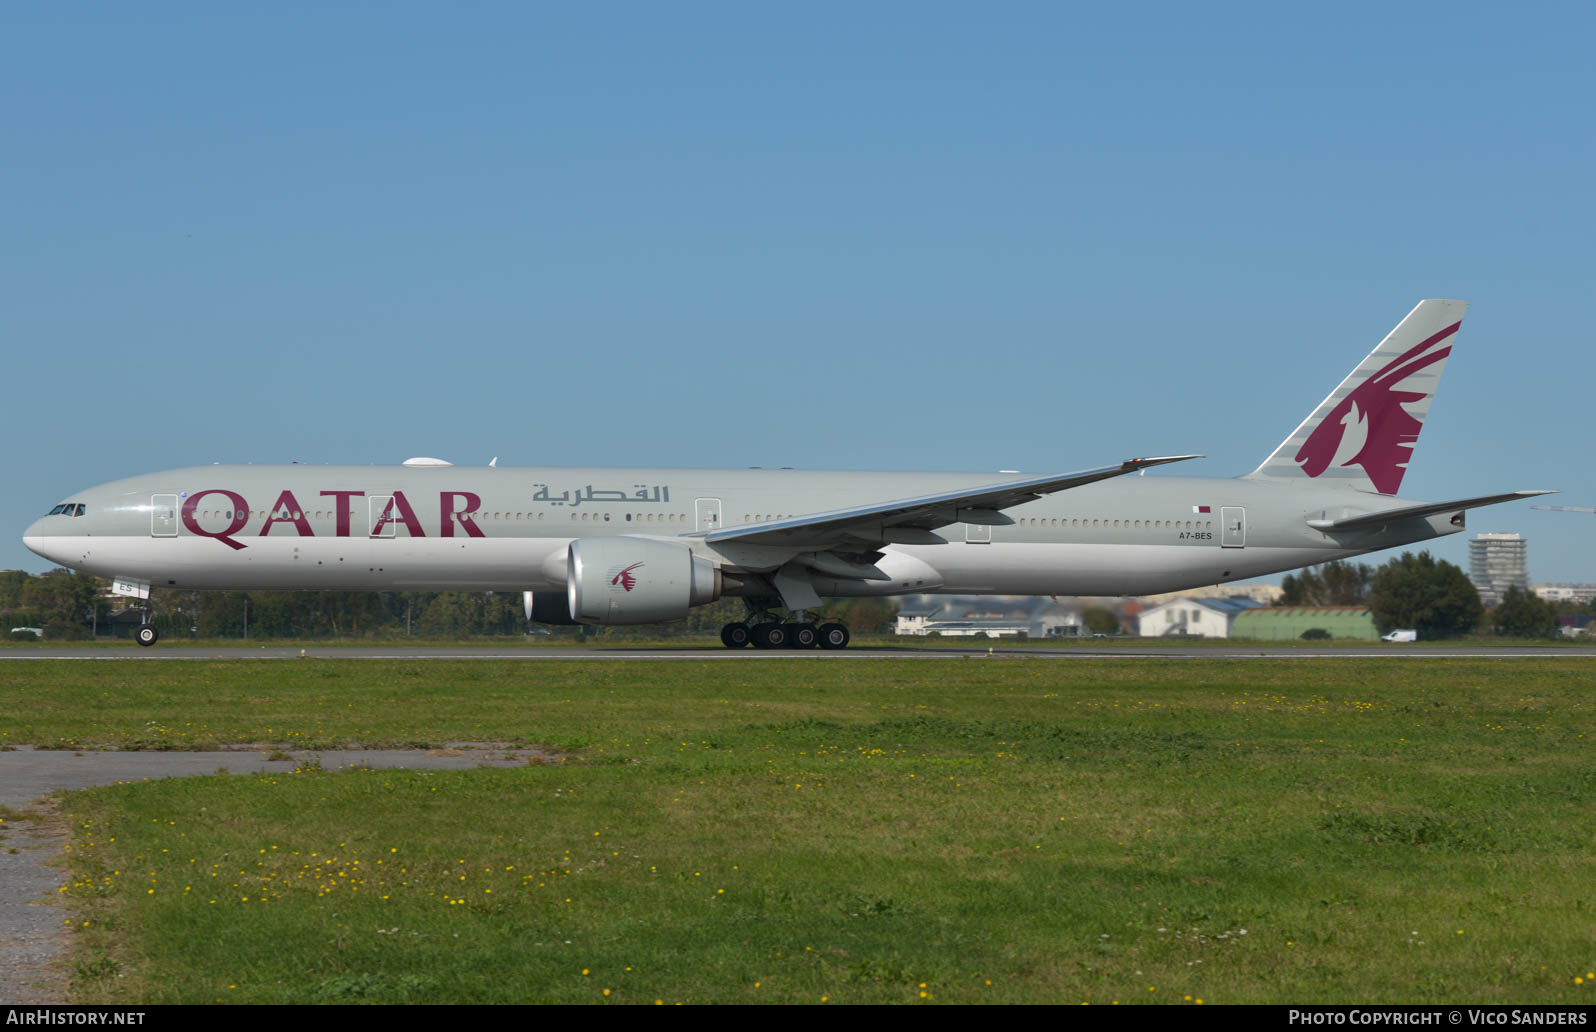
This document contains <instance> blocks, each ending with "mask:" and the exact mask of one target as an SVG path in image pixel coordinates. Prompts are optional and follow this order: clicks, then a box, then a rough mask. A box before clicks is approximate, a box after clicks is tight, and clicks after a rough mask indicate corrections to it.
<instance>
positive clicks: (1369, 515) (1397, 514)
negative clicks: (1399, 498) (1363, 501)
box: [1308, 491, 1557, 530]
mask: <svg viewBox="0 0 1596 1032" xmlns="http://www.w3.org/2000/svg"><path fill="white" fill-rule="evenodd" d="M1556 493H1557V492H1556V491H1509V492H1508V493H1507V494H1495V495H1481V496H1480V497H1478V498H1458V499H1455V500H1453V501H1450V502H1425V503H1424V504H1423V505H1406V506H1403V507H1402V508H1400V509H1381V510H1380V511H1378V512H1361V513H1358V514H1357V515H1356V516H1343V517H1341V518H1340V519H1336V520H1323V519H1319V520H1309V521H1308V526H1310V527H1312V528H1314V529H1315V530H1365V529H1368V528H1370V527H1381V526H1384V525H1386V524H1388V523H1395V522H1397V521H1398V520H1413V519H1418V518H1420V517H1423V516H1434V515H1436V514H1438V513H1443V512H1462V511H1464V510H1465V509H1478V508H1480V507H1481V506H1484V505H1495V504H1496V503H1498V502H1513V501H1517V500H1518V499H1520V498H1534V497H1535V496H1536V495H1545V494H1556Z"/></svg>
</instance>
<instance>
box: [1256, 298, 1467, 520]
mask: <svg viewBox="0 0 1596 1032" xmlns="http://www.w3.org/2000/svg"><path fill="white" fill-rule="evenodd" d="M1467 308H1468V304H1467V303H1466V302H1463V301H1438V300H1431V301H1420V302H1419V303H1418V305H1417V306H1416V307H1415V308H1414V309H1413V311H1411V312H1409V313H1408V316H1407V318H1406V319H1403V320H1402V321H1401V322H1400V323H1398V324H1397V328H1396V329H1394V330H1392V331H1391V332H1390V334H1389V335H1387V337H1386V338H1385V340H1382V341H1381V342H1380V346H1379V347H1377V348H1375V349H1374V350H1373V351H1371V352H1369V357H1368V358H1365V359H1364V360H1363V361H1362V362H1360V363H1358V368H1356V369H1354V370H1353V371H1352V373H1351V374H1350V375H1349V376H1348V377H1347V378H1346V379H1345V380H1342V381H1341V386H1339V387H1337V388H1336V389H1335V390H1334V391H1333V392H1331V394H1330V396H1329V397H1328V398H1326V399H1324V401H1322V402H1320V403H1319V407H1318V408H1316V409H1314V410H1313V414H1312V415H1310V416H1309V417H1308V418H1307V419H1305V420H1303V421H1302V425H1301V426H1299V427H1297V429H1296V430H1294V431H1292V433H1291V436H1290V437H1287V438H1286V439H1285V440H1284V441H1282V442H1280V447H1278V448H1276V449H1275V450H1274V452H1273V454H1271V455H1270V456H1269V457H1268V458H1267V459H1265V460H1264V461H1263V465H1261V466H1259V467H1258V468H1257V469H1255V470H1253V471H1252V472H1251V473H1249V474H1247V476H1248V477H1249V478H1251V479H1256V480H1273V479H1281V480H1286V479H1297V478H1301V477H1306V478H1309V479H1318V480H1322V481H1325V482H1331V481H1334V482H1336V483H1339V484H1345V485H1346V486H1348V487H1353V488H1358V489H1360V490H1364V491H1378V492H1379V493H1380V494H1396V493H1397V491H1398V490H1399V489H1400V488H1401V486H1402V474H1404V473H1406V472H1407V469H1408V460H1409V459H1410V458H1412V456H1413V446H1414V445H1415V444H1417V443H1418V440H1419V431H1420V430H1421V429H1423V427H1424V417H1425V415H1426V414H1427V413H1428V412H1429V411H1430V400H1431V399H1432V398H1434V397H1435V388H1436V385H1437V384H1439V383H1440V382H1441V370H1443V369H1444V368H1446V358H1447V356H1448V355H1450V354H1451V353H1452V338H1453V336H1454V335H1455V334H1456V333H1457V330H1458V327H1459V326H1460V325H1461V324H1462V321H1463V312H1464V310H1465V309H1467Z"/></svg>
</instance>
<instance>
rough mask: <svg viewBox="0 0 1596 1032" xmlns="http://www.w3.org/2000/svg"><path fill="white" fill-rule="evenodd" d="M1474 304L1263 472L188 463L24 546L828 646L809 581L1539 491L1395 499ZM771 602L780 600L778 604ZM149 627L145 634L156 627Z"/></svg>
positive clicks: (148, 579) (947, 583)
mask: <svg viewBox="0 0 1596 1032" xmlns="http://www.w3.org/2000/svg"><path fill="white" fill-rule="evenodd" d="M1465 307H1466V306H1465V305H1464V303H1463V302H1461V301H1440V300H1431V301H1421V302H1419V304H1418V306H1417V307H1415V308H1414V309H1413V311H1412V312H1410V313H1408V316H1407V318H1405V319H1403V320H1402V322H1401V323H1400V324H1399V325H1398V326H1397V328H1396V329H1394V330H1392V331H1391V333H1390V335H1389V336H1387V337H1386V338H1385V340H1383V341H1381V342H1380V345H1379V346H1378V347H1376V348H1375V349H1374V351H1372V352H1371V353H1370V354H1369V356H1368V357H1367V358H1365V359H1364V360H1363V361H1362V362H1361V363H1359V364H1358V367H1357V368H1356V369H1354V370H1353V371H1352V373H1351V375H1349V376H1348V377H1347V378H1346V379H1345V380H1343V381H1342V383H1341V385H1340V386H1339V387H1337V388H1336V389H1335V390H1334V391H1333V392H1331V394H1330V396H1329V397H1328V398H1326V399H1325V400H1324V401H1322V402H1320V403H1319V405H1318V407H1316V408H1315V409H1314V410H1313V412H1312V413H1311V414H1310V415H1309V416H1308V418H1307V419H1305V420H1303V421H1302V425H1301V426H1299V427H1297V429H1296V430H1294V431H1292V433H1291V434H1290V435H1289V436H1288V437H1287V438H1286V439H1285V441H1284V442H1282V443H1281V445H1280V446H1279V447H1278V448H1276V449H1275V450H1274V451H1273V452H1272V453H1271V454H1270V455H1269V457H1268V458H1266V459H1265V460H1264V461H1263V463H1262V465H1260V466H1259V467H1258V468H1257V469H1255V470H1253V471H1252V472H1251V473H1248V474H1246V475H1244V476H1241V477H1235V478H1214V477H1201V478H1199V477H1172V476H1156V477H1142V476H1134V477H1127V476H1125V474H1128V473H1140V472H1141V471H1143V470H1146V469H1148V468H1149V467H1152V466H1159V465H1163V464H1165V463H1170V462H1178V461H1180V460H1182V459H1190V458H1198V457H1199V456H1194V455H1173V456H1165V457H1161V458H1143V459H1129V460H1127V461H1124V462H1120V463H1116V464H1114V465H1111V466H1100V467H1098V468H1096V469H1086V470H1080V471H1078V472H1075V473H1064V474H1058V475H1051V476H1018V475H1014V474H1009V475H1005V476H994V475H993V474H989V473H866V472H825V471H799V470H787V469H782V470H771V469H738V470H717V469H560V468H512V467H501V466H498V465H497V460H495V462H494V463H493V464H490V465H488V466H477V467H461V466H454V465H452V464H450V463H448V462H443V461H440V460H437V459H424V458H418V459H411V460H410V461H408V462H406V463H404V464H403V465H401V466H306V465H288V466H255V465H243V466H237V465H232V466H223V465H213V466H195V467H191V468H188V469H177V470H171V471H169V472H165V473H151V474H147V475H145V476H137V477H131V478H129V479H126V480H118V481H114V482H112V483H109V484H102V485H100V486H99V487H94V488H90V489H89V490H87V491H81V492H78V493H77V494H74V495H72V496H71V498H70V499H69V500H67V501H63V502H61V503H60V504H59V505H56V506H55V507H54V508H53V509H51V510H50V512H49V514H48V515H46V516H44V517H42V518H40V519H39V520H38V521H37V522H36V523H34V524H33V525H32V526H31V527H29V528H28V530H27V534H26V536H25V537H24V538H23V540H24V542H25V543H26V544H27V546H28V547H29V548H30V549H32V550H33V551H34V552H37V553H38V554H39V555H41V556H44V557H45V558H46V559H49V560H51V561H53V562H56V563H59V564H61V565H62V566H68V567H72V568H73V569H77V570H82V571H86V572H89V573H93V574H97V575H100V576H103V577H109V578H111V579H112V581H113V583H114V589H113V590H115V591H116V592H117V593H119V594H123V595H127V596H130V597H134V598H141V599H144V600H146V601H145V606H146V614H147V613H148V599H149V597H150V591H151V589H152V588H176V589H183V590H188V589H206V588H215V589H221V588H226V589H277V590H283V589H286V590H327V589H336V590H344V591H383V590H388V591H392V590H447V591H521V592H524V598H525V602H526V612H527V618H528V619H529V620H539V621H544V622H548V623H558V624H571V623H577V624H599V625H603V624H642V623H654V622H657V621H665V620H676V619H681V618H682V617H684V616H686V615H687V612H688V610H689V609H691V608H692V607H694V606H701V605H704V604H706V603H709V602H713V601H715V600H716V599H719V598H722V597H724V596H738V597H741V598H742V599H743V600H744V601H745V603H746V604H747V609H748V616H747V618H746V619H745V620H743V621H742V622H740V623H732V624H727V625H726V627H725V628H724V629H723V630H722V632H721V639H722V640H723V641H724V642H725V644H726V645H727V646H729V647H732V648H739V647H742V646H744V645H747V644H750V643H752V644H753V645H755V646H757V647H760V648H810V647H814V646H819V647H821V648H828V649H840V648H843V647H845V646H846V645H847V644H848V629H847V628H846V627H845V626H843V625H842V624H840V623H821V624H819V625H818V626H817V624H816V623H815V622H812V620H811V614H817V613H818V612H819V611H820V610H822V608H823V604H822V602H821V598H822V596H833V597H837V596H845V597H847V596H852V597H856V596H880V595H904V594H911V593H912V594H919V593H947V594H994V595H998V594H1001V595H1139V594H1153V593H1157V592H1166V591H1176V590H1180V589H1183V588H1190V587H1196V586H1198V585H1206V584H1216V583H1220V582H1223V581H1232V580H1240V579H1242V578H1247V577H1257V576H1259V575H1261V574H1267V573H1276V572H1278V571H1281V570H1291V569H1296V568H1298V567H1303V566H1309V565H1312V564H1314V563H1322V562H1325V561H1327V560H1331V559H1344V558H1346V557H1348V556H1355V555H1360V554H1362V553H1365V552H1373V551H1377V550H1379V549H1383V548H1392V547H1394V546H1397V545H1406V544H1410V543H1412V542H1417V541H1425V540H1428V539H1430V538H1435V537H1440V536H1441V535H1443V534H1455V533H1457V532H1458V531H1460V530H1462V529H1463V524H1464V512H1465V511H1466V510H1468V509H1472V508H1475V507H1477V506H1482V505H1491V504H1494V503H1496V502H1504V501H1509V500H1512V499H1516V498H1524V497H1528V496H1531V495H1537V494H1546V493H1550V492H1544V491H1513V492H1509V493H1507V494H1492V495H1482V496H1480V497H1476V498H1460V499H1455V500H1453V501H1447V502H1419V501H1412V500H1408V499H1403V498H1400V497H1398V495H1397V492H1398V490H1399V489H1400V488H1401V486H1402V475H1403V473H1404V472H1406V470H1407V467H1408V460H1409V458H1410V456H1411V455H1412V453H1413V446H1414V444H1415V442H1417V440H1418V437H1419V431H1420V429H1421V428H1422V426H1423V423H1424V418H1425V415H1426V414H1427V413H1428V411H1429V408H1430V401H1431V399H1432V398H1433V397H1434V395H1435V388H1436V384H1437V383H1438V382H1439V380H1440V378H1441V371H1442V369H1443V368H1444V367H1445V365H1446V360H1447V357H1448V356H1449V355H1450V354H1451V353H1452V345H1453V342H1454V341H1455V340H1456V335H1457V331H1458V326H1459V325H1460V324H1461V320H1462V318H1463V310H1464V308H1465ZM784 614H785V616H784ZM137 637H138V640H139V642H140V643H141V644H144V645H151V644H154V642H155V640H156V637H157V634H156V630H155V627H154V626H153V625H152V624H150V623H149V622H148V619H146V622H145V623H144V625H143V626H141V627H140V629H139V631H138V635H137Z"/></svg>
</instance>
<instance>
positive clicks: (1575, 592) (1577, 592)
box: [1530, 584, 1596, 606]
mask: <svg viewBox="0 0 1596 1032" xmlns="http://www.w3.org/2000/svg"><path fill="white" fill-rule="evenodd" d="M1530 590H1531V591H1533V592H1535V594H1537V595H1539V596H1540V597H1541V598H1543V599H1545V600H1546V601H1548V602H1573V603H1575V604H1577V605H1582V606H1583V605H1589V604H1590V601H1591V600H1592V599H1596V584H1532V585H1530Z"/></svg>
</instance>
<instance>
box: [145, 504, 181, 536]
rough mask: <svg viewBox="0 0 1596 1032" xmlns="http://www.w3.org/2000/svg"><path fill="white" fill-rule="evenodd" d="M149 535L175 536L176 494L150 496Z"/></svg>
mask: <svg viewBox="0 0 1596 1032" xmlns="http://www.w3.org/2000/svg"><path fill="white" fill-rule="evenodd" d="M150 537H177V495H175V494H158V495H151V496H150Z"/></svg>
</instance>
